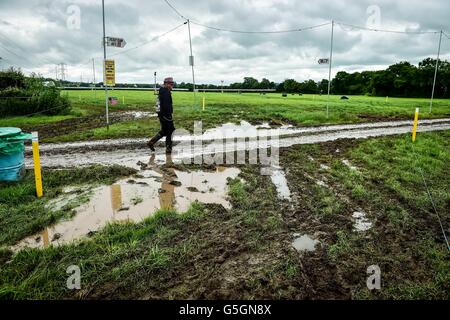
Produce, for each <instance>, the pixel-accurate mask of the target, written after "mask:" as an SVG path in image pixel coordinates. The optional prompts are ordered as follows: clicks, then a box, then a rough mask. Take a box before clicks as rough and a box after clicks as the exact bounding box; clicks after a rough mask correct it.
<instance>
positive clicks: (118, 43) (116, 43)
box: [106, 37, 127, 48]
mask: <svg viewBox="0 0 450 320" xmlns="http://www.w3.org/2000/svg"><path fill="white" fill-rule="evenodd" d="M126 44H127V43H126V41H125V39H123V38H114V37H106V45H107V46H108V47H117V48H123V47H125V45H126Z"/></svg>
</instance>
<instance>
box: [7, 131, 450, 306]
mask: <svg viewBox="0 0 450 320" xmlns="http://www.w3.org/2000/svg"><path fill="white" fill-rule="evenodd" d="M449 138H450V131H443V132H428V133H419V135H418V137H417V141H416V142H415V144H414V148H415V153H413V152H412V143H411V141H410V135H409V134H405V135H401V136H390V137H383V138H371V139H366V140H357V141H353V140H341V141H336V142H333V143H324V144H315V145H298V146H294V147H292V148H289V149H282V151H281V161H280V162H281V164H282V165H283V167H284V168H285V170H286V177H287V179H288V184H289V187H290V189H291V192H292V194H293V195H295V197H294V198H295V199H297V200H296V201H297V202H296V203H294V204H292V206H293V207H290V206H289V205H290V204H287V203H286V201H280V200H279V199H278V198H277V196H276V190H275V188H274V186H273V184H272V183H271V182H270V179H269V177H267V176H261V175H260V174H259V172H260V171H259V168H257V167H254V166H243V167H241V169H242V172H241V175H240V177H239V178H237V179H231V180H229V181H228V183H229V196H230V201H231V203H232V205H233V207H232V208H231V209H230V210H225V209H224V208H222V207H220V206H217V205H203V204H200V203H194V204H193V205H192V206H191V208H190V209H189V210H188V211H187V212H185V213H181V214H180V213H177V212H175V211H173V210H162V211H159V212H157V213H156V214H155V215H153V216H151V217H149V218H147V219H145V220H144V221H142V222H141V223H136V224H132V223H126V224H110V225H108V226H107V227H106V228H104V229H103V230H101V231H99V232H98V233H96V234H95V235H94V236H92V237H91V238H89V239H83V240H80V241H78V242H75V243H72V244H67V245H63V246H60V247H48V248H46V249H43V250H38V249H30V250H24V251H21V252H20V253H19V254H18V255H16V256H14V257H13V258H12V259H11V257H10V253H9V252H8V251H6V250H4V249H0V298H15V299H31V298H36V299H44V298H153V299H156V298H168V299H170V298H179V299H188V298H201V299H204V298H206V299H208V298H243V299H253V298H274V299H277V298H289V299H298V298H311V297H315V296H314V295H315V294H319V295H320V297H322V298H323V297H325V298H326V297H331V298H333V297H334V298H340V297H343V296H344V297H345V296H346V295H345V294H348V295H350V294H352V297H354V298H361V299H378V298H382V299H423V298H425V299H448V298H449V292H450V287H449V284H450V271H449V270H450V265H449V261H448V251H447V248H446V247H445V245H444V243H443V241H442V235H441V233H440V229H439V226H438V222H437V219H436V216H435V215H434V211H433V209H432V205H431V202H430V201H429V199H428V197H427V195H426V190H425V188H424V185H423V181H422V178H421V175H420V172H419V171H417V167H419V166H420V168H422V170H423V173H424V175H425V177H426V180H427V183H428V186H429V188H430V191H431V194H432V196H433V199H434V200H435V201H436V206H437V210H438V212H439V213H440V214H441V217H442V219H443V221H444V223H445V225H446V226H448V221H449V216H448V209H447V208H448V207H449V204H450V196H449V194H448V191H447V190H449V188H450V171H449V170H450V169H449V166H448V163H450V162H449V161H450V155H449V152H448V150H450V142H449V141H450V139H449ZM337 147H339V149H340V150H341V151H340V152H339V153H335V152H334V151H335V149H336V148H337ZM309 156H312V157H313V160H310V157H309ZM343 159H348V160H349V161H350V163H351V164H352V165H354V166H356V167H357V168H358V171H356V170H352V169H349V168H348V167H347V166H346V165H344V164H343V163H342V160H343ZM321 163H322V164H327V165H328V166H329V167H330V169H327V170H323V169H320V164H321ZM89 170H92V171H89ZM89 170H87V171H86V169H79V171H77V173H76V174H75V173H74V172H63V173H58V172H54V173H52V174H51V175H50V176H52V175H53V174H55V176H54V177H53V178H50V180H52V181H54V182H52V183H49V181H47V183H49V184H48V186H51V188H50V190H52V189H53V190H56V191H54V192H55V194H57V190H58V188H60V183H61V181H62V180H67V181H71V182H72V183H75V184H76V183H81V182H84V181H85V180H88V179H92V180H97V179H100V177H101V176H105V175H106V176H108V175H107V174H105V173H104V172H103V173H102V172H101V171H100V169H89ZM103 170H106V169H103ZM97 171H99V173H96V172H97ZM120 172H121V171H119V172H116V173H115V174H111V177H110V179H114V178H113V177H114V176H117V175H120V174H119V173H120ZM94 173H95V174H96V175H97V176H96V177H91V176H92V175H93V174H94ZM45 176H46V175H44V177H45ZM47 176H49V175H48V174H47ZM316 179H321V180H322V181H325V182H326V184H327V185H328V186H329V188H327V187H323V186H317V185H316V184H315V181H316ZM111 181H112V180H110V181H106V182H108V183H110V182H111ZM44 183H45V180H44ZM2 187H3V185H2ZM3 190H4V188H0V192H3ZM33 192H34V189H33V181H32V176H30V177H28V180H25V182H23V183H20V184H15V185H14V186H13V187H11V188H10V189H9V191H7V192H6V193H5V194H0V196H1V199H3V195H8V197H9V200H8V201H9V203H10V204H8V206H9V207H10V208H13V207H14V206H15V205H21V203H24V202H26V200H27V199H31V198H33ZM47 194H48V193H47ZM16 195H17V197H18V198H17V202H14V201H15V200H14V199H16ZM19 199H20V200H19ZM136 200H139V199H136ZM34 201H37V200H34ZM36 205H37V202H36ZM355 210H363V211H364V212H366V213H367V216H368V218H369V219H370V220H371V221H373V226H372V228H371V229H370V230H368V231H366V232H363V233H356V232H354V231H353V223H352V220H351V214H352V212H353V211H355ZM2 218H3V217H2ZM0 221H3V220H0ZM20 223H21V221H20V219H17V220H14V224H13V226H14V228H12V231H11V232H13V233H14V234H9V235H8V237H9V239H12V238H14V237H16V238H17V237H18V235H17V234H18V232H19V231H18V230H20V228H19V226H18V224H20ZM1 231H2V232H3V230H1ZM296 232H301V233H308V234H311V235H314V237H316V236H317V237H318V239H319V240H320V245H319V246H318V248H317V250H316V251H315V252H309V253H306V254H303V255H300V254H298V253H297V252H296V251H295V250H293V249H292V248H291V246H290V243H291V241H292V236H293V233H296ZM316 233H317V235H315V234H316ZM10 242H11V241H9V240H5V241H4V243H3V244H6V243H10ZM7 260H11V261H10V262H9V263H7V264H5V262H6V261H7ZM250 260H251V261H253V263H254V264H249V263H248V261H250ZM255 261H256V262H255ZM372 264H376V265H379V266H380V269H381V272H382V275H381V276H382V290H381V291H376V292H375V291H368V290H367V289H366V287H365V280H366V277H367V274H366V269H367V267H368V266H370V265H372ZM70 265H79V266H80V268H81V272H82V289H81V290H79V291H70V290H68V289H67V288H66V285H65V284H66V280H67V277H68V275H67V273H66V269H67V267H68V266H70ZM336 274H338V275H339V276H338V277H336ZM232 277H235V278H237V279H238V281H236V282H234V283H232V284H229V286H228V287H227V281H226V280H225V279H228V278H232ZM347 291H348V293H347ZM342 292H344V294H342ZM312 295H313V296H312Z"/></svg>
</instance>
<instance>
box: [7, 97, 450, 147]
mask: <svg viewBox="0 0 450 320" xmlns="http://www.w3.org/2000/svg"><path fill="white" fill-rule="evenodd" d="M65 94H67V95H68V96H69V98H70V100H71V101H72V104H73V110H72V112H71V114H70V115H67V116H56V117H50V116H42V115H41V116H36V117H14V118H5V119H1V120H0V126H19V127H25V128H33V127H35V126H36V125H38V124H45V123H51V122H57V121H59V120H62V119H66V118H70V117H77V116H80V115H94V114H95V115H98V114H103V113H104V99H103V92H100V91H97V93H95V92H93V91H91V90H82V91H67V92H65ZM95 94H96V95H97V99H95V96H94V95H95ZM111 95H112V96H116V97H118V98H119V102H120V103H119V104H118V105H116V106H111V107H110V111H111V112H115V111H119V112H120V111H124V110H142V111H149V112H153V111H154V107H153V106H154V99H155V98H154V95H153V92H152V91H125V90H122V91H121V90H114V91H112V92H111ZM203 97H205V99H206V108H205V110H204V111H203V110H202V107H201V99H202V98H203ZM349 97H350V99H349V100H340V99H339V98H340V96H334V95H332V96H330V113H329V118H327V117H326V113H325V110H326V103H327V98H326V96H324V95H323V96H320V95H302V96H299V95H288V96H287V97H282V96H281V94H279V93H269V94H266V95H260V94H255V93H244V94H237V93H223V94H222V93H197V101H196V103H195V104H194V101H193V94H192V93H191V92H174V93H173V101H174V110H175V113H174V117H175V124H176V127H177V128H184V129H187V130H189V131H192V130H193V123H194V121H197V120H202V121H203V128H204V129H207V128H211V127H214V126H217V125H220V124H222V123H225V122H239V120H241V119H242V120H247V121H250V122H258V121H269V120H272V119H276V120H282V121H287V122H291V123H294V124H297V125H317V124H323V123H351V122H363V121H371V120H374V119H412V118H413V116H414V110H415V108H416V107H418V108H420V109H421V115H420V117H421V118H438V117H448V116H450V102H449V100H446V99H436V100H434V104H433V113H431V114H429V113H428V106H429V99H413V98H411V99H410V98H389V99H388V100H387V101H386V98H384V97H367V96H349ZM123 98H125V104H123V103H122V102H123ZM158 126H159V123H158V121H157V119H145V120H137V121H127V122H123V123H117V124H113V125H111V126H110V129H109V131H107V130H106V128H105V127H101V128H97V129H90V130H85V131H80V132H74V133H70V134H66V135H62V136H59V137H54V138H52V139H49V140H48V141H71V140H86V139H104V138H120V137H141V136H148V135H150V134H153V133H154V131H155V130H157V128H158Z"/></svg>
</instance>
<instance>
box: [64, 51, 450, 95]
mask: <svg viewBox="0 0 450 320" xmlns="http://www.w3.org/2000/svg"><path fill="white" fill-rule="evenodd" d="M435 66H436V59H433V58H426V59H424V60H422V61H421V62H419V64H418V65H417V66H415V65H413V64H411V63H409V62H407V61H402V62H399V63H396V64H393V65H391V66H389V67H388V68H386V69H385V70H377V71H362V72H353V73H348V72H346V71H339V72H338V73H337V74H336V76H335V77H334V78H333V79H332V80H331V88H330V92H331V93H332V94H339V95H343V94H348V95H371V96H392V97H429V96H430V93H431V90H432V86H433V78H434V72H435ZM63 85H66V86H70V85H73V83H71V82H68V81H65V83H64V84H63ZM101 85H102V83H101V82H100V83H98V84H96V86H101ZM78 86H81V87H89V86H92V84H89V83H81V84H80V83H78ZM137 86H139V87H143V88H153V86H154V84H151V83H150V84H139V85H137V84H126V83H118V84H116V87H117V88H126V87H137ZM158 87H159V84H158ZM176 87H178V88H183V89H188V90H192V88H193V85H192V83H186V82H181V83H176ZM196 88H197V89H221V88H224V89H255V90H257V89H275V90H276V91H277V92H285V93H309V94H326V93H327V92H328V80H327V79H322V80H320V81H314V80H311V79H309V80H305V81H303V82H298V81H296V80H295V79H286V80H284V81H283V82H281V83H275V82H273V81H270V80H269V79H267V78H263V79H262V80H261V81H258V79H255V78H253V77H244V79H243V81H242V82H235V83H231V84H229V85H224V86H222V85H215V84H196ZM449 89H450V63H449V62H448V61H447V60H440V61H439V69H438V76H437V79H436V87H435V97H436V98H449V97H450V90H449Z"/></svg>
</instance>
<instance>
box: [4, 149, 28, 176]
mask: <svg viewBox="0 0 450 320" xmlns="http://www.w3.org/2000/svg"><path fill="white" fill-rule="evenodd" d="M22 144H23V142H22ZM24 173H25V163H24V156H23V152H19V153H16V154H11V155H0V181H19V180H20V179H21V178H22V177H23V175H24Z"/></svg>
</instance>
